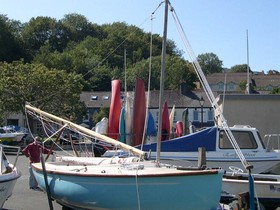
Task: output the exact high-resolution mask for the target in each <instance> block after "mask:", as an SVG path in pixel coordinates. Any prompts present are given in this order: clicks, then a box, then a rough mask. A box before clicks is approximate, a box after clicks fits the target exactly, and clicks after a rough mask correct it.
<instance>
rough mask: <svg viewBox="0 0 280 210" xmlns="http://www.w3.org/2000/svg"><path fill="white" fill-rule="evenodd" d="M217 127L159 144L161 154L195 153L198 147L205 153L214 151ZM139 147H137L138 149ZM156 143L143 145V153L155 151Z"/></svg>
mask: <svg viewBox="0 0 280 210" xmlns="http://www.w3.org/2000/svg"><path fill="white" fill-rule="evenodd" d="M216 138H217V127H215V126H214V127H210V128H206V129H204V130H201V131H197V132H195V133H192V134H188V135H185V136H181V137H178V138H175V139H170V140H167V141H162V142H161V151H162V152H187V151H188V152H191V151H193V152H197V151H198V148H199V147H204V148H205V149H206V151H215V150H216ZM140 147H141V146H138V148H140ZM156 147H157V143H152V144H144V145H143V148H142V150H143V151H147V152H148V151H153V152H154V151H156Z"/></svg>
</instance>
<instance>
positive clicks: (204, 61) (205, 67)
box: [197, 53, 223, 74]
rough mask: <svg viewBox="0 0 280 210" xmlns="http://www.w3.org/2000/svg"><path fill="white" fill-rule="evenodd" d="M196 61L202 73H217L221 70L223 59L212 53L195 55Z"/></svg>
mask: <svg viewBox="0 0 280 210" xmlns="http://www.w3.org/2000/svg"><path fill="white" fill-rule="evenodd" d="M197 61H198V63H199V64H200V66H201V68H202V71H203V72H204V74H212V73H219V72H222V71H223V67H222V66H223V61H221V60H220V59H219V58H218V56H217V55H216V54H214V53H205V54H200V55H198V56H197Z"/></svg>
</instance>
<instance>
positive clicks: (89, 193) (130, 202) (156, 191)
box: [33, 164, 223, 210]
mask: <svg viewBox="0 0 280 210" xmlns="http://www.w3.org/2000/svg"><path fill="white" fill-rule="evenodd" d="M76 168H81V166H80V167H76ZM101 168H102V167H101ZM46 169H47V179H48V184H49V187H50V192H51V196H52V197H53V198H54V199H55V200H56V201H57V202H58V203H61V204H62V205H64V206H68V207H75V208H84V209H122V210H124V209H129V210H133V209H155V210H156V209H160V210H164V209H203V210H204V209H216V208H217V206H218V204H219V201H220V195H221V194H220V193H221V179H222V175H223V171H221V170H218V171H216V172H214V173H213V171H212V172H211V173H209V172H207V171H179V170H177V171H176V169H170V170H173V172H171V173H169V172H168V173H167V172H166V171H164V172H162V173H159V172H155V173H142V170H129V171H126V170H125V169H121V168H119V171H120V172H119V173H116V174H114V175H108V174H109V173H110V172H109V169H108V172H107V170H106V169H104V170H99V174H96V173H95V174H90V172H89V171H91V169H90V167H89V168H88V169H87V171H88V172H85V171H83V172H82V173H79V172H78V173H75V174H69V173H65V172H59V171H58V170H48V165H47V166H46ZM144 170H145V169H144ZM167 170H169V169H167ZM33 171H34V174H35V177H36V179H37V181H38V183H39V185H40V187H42V188H43V189H46V187H45V182H44V176H43V172H42V170H41V169H40V166H38V165H36V164H35V165H34V164H33ZM107 173H108V174H107Z"/></svg>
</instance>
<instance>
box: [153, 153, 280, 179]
mask: <svg viewBox="0 0 280 210" xmlns="http://www.w3.org/2000/svg"><path fill="white" fill-rule="evenodd" d="M246 154H247V155H248V156H247V157H246V160H247V161H248V162H249V163H250V164H251V165H253V169H252V173H255V174H258V173H270V172H271V173H274V174H280V173H279V172H280V170H279V169H280V160H279V157H278V156H275V154H270V153H265V154H260V153H254V152H248V153H246ZM246 154H245V155H246ZM197 157H198V152H162V153H161V159H162V162H164V163H168V164H172V165H179V166H183V167H188V166H197V165H198V161H197V160H198V158H197ZM206 157H207V159H206V165H207V167H209V168H217V167H219V168H223V169H225V170H227V171H228V170H230V169H229V168H230V166H234V167H238V168H240V169H242V170H243V171H244V172H245V171H246V169H245V168H244V166H243V165H242V163H241V162H240V159H239V158H238V157H237V155H236V153H235V152H234V151H233V152H230V153H222V152H221V153H218V152H211V151H209V152H206ZM150 158H151V159H155V158H156V153H155V152H151V155H150Z"/></svg>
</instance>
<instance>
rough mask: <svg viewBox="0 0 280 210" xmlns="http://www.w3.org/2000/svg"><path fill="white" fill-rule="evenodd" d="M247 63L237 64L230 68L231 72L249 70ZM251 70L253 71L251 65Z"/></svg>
mask: <svg viewBox="0 0 280 210" xmlns="http://www.w3.org/2000/svg"><path fill="white" fill-rule="evenodd" d="M247 67H248V65H247V64H239V65H235V66H233V67H231V68H230V72H235V73H237V72H247ZM249 72H251V69H250V67H249Z"/></svg>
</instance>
